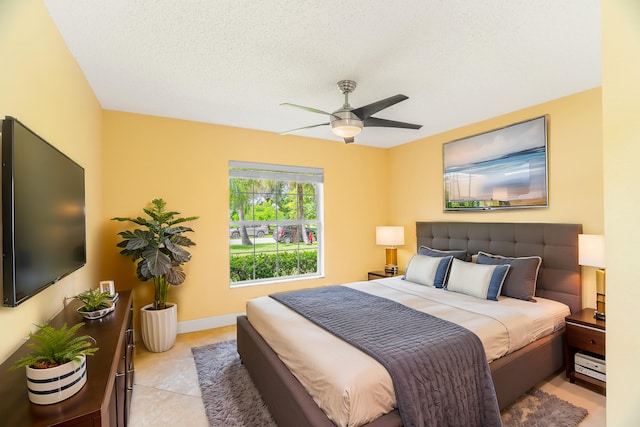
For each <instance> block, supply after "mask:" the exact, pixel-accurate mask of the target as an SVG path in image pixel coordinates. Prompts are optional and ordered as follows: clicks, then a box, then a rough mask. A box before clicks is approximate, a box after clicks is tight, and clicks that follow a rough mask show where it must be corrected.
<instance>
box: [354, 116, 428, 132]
mask: <svg viewBox="0 0 640 427" xmlns="http://www.w3.org/2000/svg"><path fill="white" fill-rule="evenodd" d="M363 122H364V126H365V127H367V126H368V127H379V128H403V129H420V128H421V127H422V125H414V124H413V123H405V122H396V121H395V120H387V119H379V118H377V117H369V118H368V119H364V120H363Z"/></svg>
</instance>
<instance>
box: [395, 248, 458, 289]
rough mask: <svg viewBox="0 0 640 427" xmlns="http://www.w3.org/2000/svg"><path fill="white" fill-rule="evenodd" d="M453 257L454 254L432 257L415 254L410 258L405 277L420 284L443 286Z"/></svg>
mask: <svg viewBox="0 0 640 427" xmlns="http://www.w3.org/2000/svg"><path fill="white" fill-rule="evenodd" d="M452 259H453V257H452V256H445V257H431V256H426V255H419V254H415V255H414V256H413V257H412V258H411V260H409V264H408V265H407V272H406V273H405V275H404V278H405V280H408V281H410V282H413V283H417V284H419V285H426V286H435V287H436V288H442V287H443V286H444V282H445V280H446V277H447V273H448V272H449V266H450V265H451V260H452Z"/></svg>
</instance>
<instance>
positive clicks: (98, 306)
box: [76, 289, 116, 319]
mask: <svg viewBox="0 0 640 427" xmlns="http://www.w3.org/2000/svg"><path fill="white" fill-rule="evenodd" d="M111 297H112V295H111V294H110V293H109V292H102V291H101V290H100V289H90V290H88V291H87V292H85V293H83V294H80V295H76V299H78V300H80V301H81V302H82V304H83V305H82V306H81V307H78V310H77V311H78V313H80V314H81V315H82V316H83V317H84V318H85V319H99V318H101V317H103V316H106V315H107V314H109V313H111V312H112V311H113V310H114V309H115V308H116V305H115V303H114V302H113V300H112V299H111Z"/></svg>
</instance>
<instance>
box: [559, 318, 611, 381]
mask: <svg viewBox="0 0 640 427" xmlns="http://www.w3.org/2000/svg"><path fill="white" fill-rule="evenodd" d="M594 312H595V310H594V309H593V308H585V309H584V310H582V311H579V312H577V313H574V314H572V315H570V316H567V317H566V318H565V322H566V324H567V336H566V340H565V367H566V374H567V378H569V381H571V382H572V383H573V382H578V383H580V384H582V385H586V386H589V387H591V388H593V389H595V390H597V391H600V392H602V393H605V391H606V385H607V383H606V382H605V381H602V380H600V379H598V378H594V376H598V375H599V374H598V373H595V374H592V375H586V374H585V373H582V372H578V371H577V370H576V365H575V355H576V353H577V352H578V351H580V352H581V353H584V354H586V355H587V358H589V360H591V361H595V362H596V363H597V364H599V362H600V361H601V365H602V366H603V367H604V363H605V361H604V359H605V341H606V330H605V321H604V320H597V319H594V318H593V313H594ZM581 369H582V368H580V367H579V368H578V370H581ZM582 370H583V369H582ZM596 372H597V371H596Z"/></svg>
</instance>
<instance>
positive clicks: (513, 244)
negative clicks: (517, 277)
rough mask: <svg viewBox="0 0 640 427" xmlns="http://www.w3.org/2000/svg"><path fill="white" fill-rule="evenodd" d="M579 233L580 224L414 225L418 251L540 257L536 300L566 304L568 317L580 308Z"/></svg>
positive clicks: (580, 229)
mask: <svg viewBox="0 0 640 427" xmlns="http://www.w3.org/2000/svg"><path fill="white" fill-rule="evenodd" d="M580 233H582V225H581V224H545V223H485V222H416V236H417V239H418V241H417V243H418V248H419V247H420V246H428V247H430V248H434V249H466V250H467V252H468V253H469V254H475V253H477V252H478V251H483V252H488V253H492V254H496V255H503V256H511V257H513V256H530V255H537V256H540V257H542V265H541V267H540V271H539V273H538V282H537V285H536V296H539V297H542V298H548V299H552V300H556V301H560V302H562V303H564V304H567V305H568V306H569V308H570V309H571V312H572V313H576V312H578V311H579V310H580V309H581V308H582V277H581V270H580V266H579V265H578V234H580Z"/></svg>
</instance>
